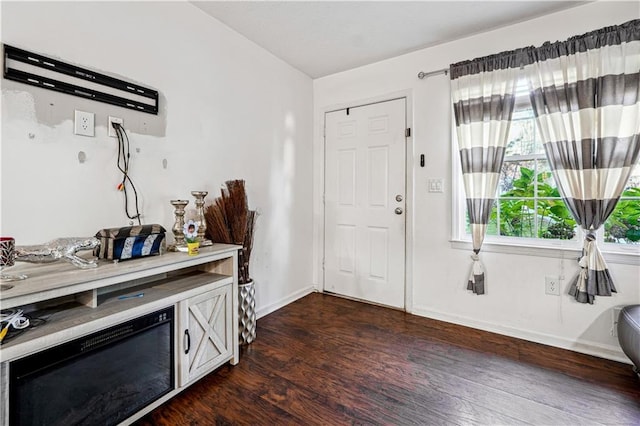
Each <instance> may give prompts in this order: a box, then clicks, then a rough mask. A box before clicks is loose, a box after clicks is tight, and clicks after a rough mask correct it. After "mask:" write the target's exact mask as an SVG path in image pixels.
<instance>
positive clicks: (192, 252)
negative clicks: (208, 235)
mask: <svg viewBox="0 0 640 426" xmlns="http://www.w3.org/2000/svg"><path fill="white" fill-rule="evenodd" d="M199 252H200V243H199V242H198V241H195V242H193V243H187V254H188V255H189V256H196V255H197V254H198V253H199Z"/></svg>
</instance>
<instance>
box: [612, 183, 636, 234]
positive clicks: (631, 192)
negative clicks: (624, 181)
mask: <svg viewBox="0 0 640 426" xmlns="http://www.w3.org/2000/svg"><path fill="white" fill-rule="evenodd" d="M626 197H637V198H636V199H635V200H633V199H625V198H626ZM604 240H605V241H606V242H608V243H622V244H638V243H640V188H627V189H626V190H625V191H624V192H623V193H622V198H621V199H620V201H618V205H617V206H616V209H615V210H614V211H613V213H611V216H609V219H608V220H607V222H606V223H605V225H604Z"/></svg>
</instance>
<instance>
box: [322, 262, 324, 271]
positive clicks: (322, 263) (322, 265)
mask: <svg viewBox="0 0 640 426" xmlns="http://www.w3.org/2000/svg"><path fill="white" fill-rule="evenodd" d="M322 270H323V271H324V259H322Z"/></svg>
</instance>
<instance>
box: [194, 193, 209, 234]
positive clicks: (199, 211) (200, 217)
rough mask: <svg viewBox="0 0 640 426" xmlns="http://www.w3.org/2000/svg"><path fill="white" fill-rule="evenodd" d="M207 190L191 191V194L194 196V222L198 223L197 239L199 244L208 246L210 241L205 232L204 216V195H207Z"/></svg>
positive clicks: (205, 222)
mask: <svg viewBox="0 0 640 426" xmlns="http://www.w3.org/2000/svg"><path fill="white" fill-rule="evenodd" d="M208 193H209V192H208V191H191V195H193V196H194V197H195V198H196V201H195V202H196V222H197V223H198V241H200V245H202V246H208V245H211V244H212V242H211V241H210V240H208V239H207V237H206V236H205V233H206V232H207V221H206V220H205V218H204V197H206V196H207V194H208Z"/></svg>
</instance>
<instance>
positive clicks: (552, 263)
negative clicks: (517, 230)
mask: <svg viewBox="0 0 640 426" xmlns="http://www.w3.org/2000/svg"><path fill="white" fill-rule="evenodd" d="M639 16H640V6H639V5H638V3H636V2H625V3H614V2H600V3H593V4H587V5H585V6H580V7H577V8H573V9H570V10H567V11H564V12H560V13H556V14H553V15H549V16H546V17H541V18H538V19H534V20H531V21H527V22H523V23H519V24H516V25H513V26H509V27H504V28H501V29H498V30H495V31H491V32H487V33H483V34H479V35H476V36H473V37H470V38H466V39H462V40H458V41H454V42H450V43H446V44H443V45H439V46H436V47H432V48H427V49H424V50H420V51H417V52H413V53H410V54H407V55H403V56H400V57H397V58H393V59H390V60H386V61H382V62H379V63H376V64H373V65H369V66H365V67H361V68H357V69H354V70H350V71H346V72H342V73H338V74H334V75H331V76H328V77H324V78H320V79H317V80H315V81H314V158H315V160H314V163H315V165H314V188H315V194H316V195H315V196H314V216H315V218H316V221H315V225H314V239H315V242H316V245H315V263H314V278H315V280H316V282H317V283H318V285H319V286H322V282H321V281H322V275H321V273H320V268H319V267H318V265H319V262H320V260H319V259H320V255H319V253H321V249H320V247H321V244H322V239H321V236H322V205H321V202H320V200H321V198H320V196H319V194H320V193H321V191H322V155H323V154H322V153H323V138H322V126H323V123H324V117H323V114H324V111H327V110H329V109H331V108H334V107H335V106H338V105H339V106H348V105H351V106H353V105H358V104H361V103H363V101H368V100H371V99H384V98H385V97H388V94H395V93H399V92H406V93H410V94H411V99H412V102H413V103H412V107H413V116H412V117H411V118H412V120H413V135H414V136H413V140H412V148H413V156H414V162H413V164H410V165H412V166H413V169H412V170H410V171H409V182H410V184H411V185H413V188H414V193H413V195H412V197H413V199H412V201H413V205H414V210H413V212H412V213H413V218H414V221H413V224H412V226H413V234H412V235H409V239H408V244H409V253H413V256H412V259H410V261H412V267H411V269H410V270H409V276H410V277H412V279H411V280H410V281H409V282H408V283H407V287H408V289H409V290H410V292H411V293H410V294H409V302H410V303H409V304H408V308H409V310H410V311H412V312H413V313H415V314H418V315H424V316H427V317H432V318H436V319H443V320H446V321H451V322H455V323H459V324H465V325H470V326H473V327H477V328H480V329H485V330H490V331H496V332H499V333H503V334H507V335H512V336H516V337H520V338H525V339H528V340H532V341H537V342H541V343H547V344H551V345H555V346H559V347H564V348H570V349H574V350H577V351H580V352H585V353H591V354H596V355H600V356H603V357H607V358H611V359H618V360H626V357H625V356H624V355H623V354H622V352H621V351H620V349H619V346H618V344H617V340H616V338H615V337H613V336H612V335H611V325H612V320H611V315H612V313H611V311H612V307H613V306H620V305H626V304H631V303H640V282H639V281H640V279H639V277H640V266H639V263H640V262H638V260H637V258H636V260H635V265H628V264H614V263H611V264H610V268H611V273H612V274H613V277H614V279H615V282H616V286H617V289H618V294H615V295H614V296H613V297H597V299H596V302H595V304H594V305H593V306H590V305H583V304H579V303H577V302H575V301H574V300H572V298H571V297H570V296H568V295H566V291H565V292H564V293H565V294H563V295H562V296H560V297H555V296H547V295H545V294H544V277H545V275H551V276H559V275H564V276H565V277H566V278H567V280H566V281H564V283H565V285H566V284H568V280H569V278H570V277H571V276H572V275H573V273H574V272H575V271H576V269H577V268H576V264H575V255H574V254H573V253H569V254H565V256H567V257H569V256H570V258H566V259H562V258H553V257H534V256H524V255H517V254H501V253H495V252H494V253H491V252H490V253H484V254H483V255H482V258H483V261H484V263H485V267H486V269H487V280H488V284H487V289H488V290H487V294H486V295H484V296H476V295H473V294H471V293H470V292H468V291H467V290H466V289H465V287H466V280H467V277H468V272H469V268H470V254H471V252H470V251H467V250H460V249H456V248H453V247H452V244H451V243H450V242H449V239H450V237H451V219H450V218H451V210H452V208H451V205H452V199H451V176H452V170H451V127H450V126H451V113H450V111H451V106H450V98H449V96H450V94H449V80H448V77H447V76H445V75H439V76H434V77H430V78H428V79H425V80H419V79H418V78H417V74H418V72H419V71H425V72H426V71H432V70H438V69H442V68H448V66H449V64H451V63H455V62H458V61H462V60H465V59H472V58H475V57H479V56H484V55H488V54H493V53H498V52H501V51H504V50H510V49H515V48H518V47H524V46H528V45H541V44H542V43H543V42H545V41H547V40H551V41H555V40H564V39H566V38H568V37H570V36H573V35H577V34H582V33H585V32H587V31H591V30H595V29H598V28H601V27H604V26H607V25H615V24H620V23H623V22H626V21H628V20H630V19H633V18H638V17H639ZM420 154H425V156H426V167H425V168H420V167H419V164H418V161H417V158H418V157H419V155H420ZM434 177H439V178H444V180H445V188H446V190H445V193H443V194H438V193H428V192H427V179H428V178H434ZM627 362H628V360H627Z"/></svg>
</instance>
